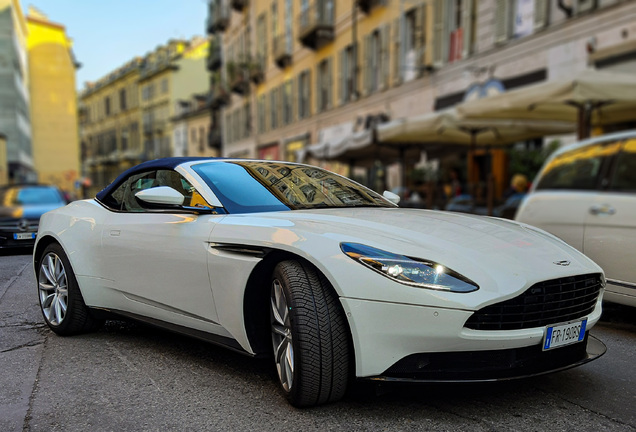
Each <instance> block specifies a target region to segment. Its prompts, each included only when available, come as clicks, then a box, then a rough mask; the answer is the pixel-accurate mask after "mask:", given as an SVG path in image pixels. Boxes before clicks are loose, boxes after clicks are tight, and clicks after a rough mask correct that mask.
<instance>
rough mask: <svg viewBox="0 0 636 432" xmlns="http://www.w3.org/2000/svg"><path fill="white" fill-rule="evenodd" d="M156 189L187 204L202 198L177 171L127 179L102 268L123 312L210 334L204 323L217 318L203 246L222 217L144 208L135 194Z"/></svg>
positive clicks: (106, 234)
mask: <svg viewBox="0 0 636 432" xmlns="http://www.w3.org/2000/svg"><path fill="white" fill-rule="evenodd" d="M157 186H170V187H172V188H174V189H176V190H178V191H179V192H181V193H183V194H184V195H187V199H188V200H190V199H194V196H197V197H200V194H198V193H196V191H195V189H194V188H193V187H192V186H191V185H190V184H189V183H188V182H187V181H186V180H185V179H184V178H183V177H181V176H180V175H179V174H178V173H177V172H175V171H170V170H156V171H149V172H145V173H141V174H137V175H133V176H131V177H130V178H129V179H128V180H127V181H126V183H125V184H124V185H123V186H122V187H123V191H122V192H121V195H122V196H121V200H122V207H121V211H119V212H111V214H110V215H109V217H108V219H107V220H106V223H105V225H104V229H103V232H102V249H103V259H104V267H105V268H106V269H108V271H109V272H111V274H110V275H109V278H111V279H113V280H114V281H115V286H116V289H117V290H119V291H120V292H121V293H123V294H124V296H123V298H125V300H122V304H121V307H122V308H124V309H125V310H126V311H128V312H132V313H138V314H141V315H144V316H150V317H154V318H156V319H160V320H163V321H168V322H173V323H176V324H180V325H187V326H189V327H193V326H194V327H195V328H196V327H197V322H199V324H200V325H199V329H200V330H208V328H206V326H205V324H204V323H206V322H208V323H213V324H216V323H217V313H216V308H215V304H214V298H213V296H212V290H211V286H210V278H209V273H208V266H207V261H208V254H209V247H208V243H207V240H208V239H209V237H210V234H211V232H212V230H213V228H214V225H215V223H216V221H217V220H218V219H219V218H221V217H223V216H221V215H219V216H215V215H197V214H194V213H182V212H176V211H175V212H170V211H169V210H166V209H163V210H162V209H147V208H144V207H143V206H142V205H141V203H140V201H138V200H137V199H135V193H136V192H138V191H140V190H143V189H148V188H152V187H157ZM186 205H187V204H186ZM199 205H200V203H199Z"/></svg>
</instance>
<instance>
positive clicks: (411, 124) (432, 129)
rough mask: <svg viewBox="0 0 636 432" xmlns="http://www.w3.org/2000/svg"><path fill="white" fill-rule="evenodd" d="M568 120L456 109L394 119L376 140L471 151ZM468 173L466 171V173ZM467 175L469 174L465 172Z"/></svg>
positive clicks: (561, 126) (553, 129)
mask: <svg viewBox="0 0 636 432" xmlns="http://www.w3.org/2000/svg"><path fill="white" fill-rule="evenodd" d="M574 129H575V125H574V123H572V122H561V121H546V120H534V119H517V120H508V119H497V118H495V119H483V120H482V119H467V118H463V117H462V116H461V115H460V114H459V113H458V112H457V110H456V109H453V108H452V109H449V110H445V111H440V112H436V113H431V114H425V115H423V116H416V117H410V118H406V119H400V120H395V121H392V122H389V123H386V124H383V125H380V126H378V128H377V141H379V142H380V143H383V144H394V145H405V144H407V143H412V144H417V145H418V146H419V147H420V148H421V149H422V150H427V151H428V150H438V151H439V149H443V150H447V151H453V150H454V151H456V150H457V146H462V147H463V148H464V149H466V150H469V151H474V150H475V149H476V148H477V147H480V148H486V149H492V148H493V147H503V146H508V145H511V144H513V143H515V142H517V141H524V140H528V139H532V138H538V137H542V136H545V135H556V134H563V133H570V132H573V131H574ZM491 170H492V167H490V169H489V171H491ZM469 174H470V173H469ZM469 177H471V176H470V175H469ZM492 181H493V179H492V172H489V173H488V198H487V201H488V212H489V214H492V207H493V201H494V191H493V186H492Z"/></svg>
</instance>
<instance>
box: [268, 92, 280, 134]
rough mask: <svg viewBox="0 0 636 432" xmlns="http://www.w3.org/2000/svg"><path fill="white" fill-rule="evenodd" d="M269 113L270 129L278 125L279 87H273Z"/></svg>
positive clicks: (270, 95) (270, 94)
mask: <svg viewBox="0 0 636 432" xmlns="http://www.w3.org/2000/svg"><path fill="white" fill-rule="evenodd" d="M269 113H270V114H269V115H270V125H269V128H270V130H273V129H276V128H277V127H278V89H277V88H276V89H273V90H272V91H271V92H270V93H269Z"/></svg>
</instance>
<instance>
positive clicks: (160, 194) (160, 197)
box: [135, 186, 185, 206]
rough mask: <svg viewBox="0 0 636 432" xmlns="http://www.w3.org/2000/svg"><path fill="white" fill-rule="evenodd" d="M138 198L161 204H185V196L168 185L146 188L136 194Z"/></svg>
mask: <svg viewBox="0 0 636 432" xmlns="http://www.w3.org/2000/svg"><path fill="white" fill-rule="evenodd" d="M135 196H136V197H137V198H139V199H140V200H141V201H143V202H146V203H148V204H160V205H171V206H174V205H178V206H180V205H183V200H184V199H185V197H184V196H183V195H181V194H180V193H179V192H177V191H176V190H174V189H172V188H171V187H168V186H159V187H154V188H150V189H144V190H142V191H139V192H137V193H136V194H135Z"/></svg>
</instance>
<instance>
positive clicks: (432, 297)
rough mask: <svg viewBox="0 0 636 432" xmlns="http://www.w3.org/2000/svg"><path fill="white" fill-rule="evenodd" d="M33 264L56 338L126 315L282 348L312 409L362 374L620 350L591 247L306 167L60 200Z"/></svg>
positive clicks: (295, 387) (424, 375)
mask: <svg viewBox="0 0 636 432" xmlns="http://www.w3.org/2000/svg"><path fill="white" fill-rule="evenodd" d="M385 195H387V197H389V198H390V199H393V198H395V197H394V196H391V194H390V193H385ZM33 259H34V268H35V273H36V277H37V282H38V292H39V299H40V305H41V309H42V312H43V315H44V319H45V321H46V323H47V324H48V325H49V327H50V328H51V329H52V330H53V331H54V332H55V333H57V334H60V335H70V334H76V333H80V332H85V331H89V330H93V329H95V328H96V327H97V326H98V325H99V324H100V323H101V322H103V320H104V319H105V318H106V317H107V316H110V315H111V314H116V315H120V316H125V317H132V318H136V319H139V320H142V321H145V322H149V323H152V324H156V325H159V326H162V327H165V328H168V329H171V330H174V331H177V332H182V333H185V334H188V335H191V336H194V337H198V338H201V339H205V340H208V341H211V342H215V343H218V344H221V345H224V346H227V347H229V348H232V349H234V350H237V351H240V352H242V353H245V354H248V355H250V356H272V357H273V358H274V363H275V365H276V368H277V370H278V377H279V381H280V386H281V388H282V391H283V393H284V394H285V395H286V396H287V398H288V399H289V401H290V402H291V403H292V404H294V405H296V406H310V405H316V404H321V403H325V402H330V401H335V400H338V399H339V398H341V397H342V396H343V395H344V393H345V391H346V389H347V387H348V385H349V383H351V381H352V380H353V379H356V378H358V379H370V380H385V381H421V382H427V381H428V382H430V381H490V380H503V379H512V378H520V377H527V376H532V375H538V374H543V373H547V372H554V371H558V370H563V369H566V368H569V367H572V366H577V365H580V364H583V363H585V362H588V361H590V360H593V359H595V358H597V357H599V356H600V355H602V354H603V353H604V352H605V346H604V345H603V344H602V343H601V342H600V341H598V340H597V339H595V338H593V337H592V336H591V335H590V334H589V330H590V329H591V328H592V327H593V326H594V324H595V323H596V322H597V321H598V319H599V317H600V315H601V300H602V294H603V290H604V285H605V279H604V275H603V271H602V270H601V268H599V267H598V266H597V265H596V264H594V263H593V262H592V261H591V260H590V259H588V258H587V257H585V256H584V255H583V254H581V253H580V252H578V251H576V250H575V249H574V248H572V247H570V246H568V245H567V244H565V243H563V242H562V241H560V240H559V239H557V238H556V237H554V236H552V235H550V234H547V233H545V232H543V231H540V230H538V229H535V228H532V227H530V226H527V225H523V224H519V223H515V222H511V221H508V220H500V219H494V218H486V217H480V216H469V215H463V214H456V213H446V212H435V211H425V210H414V209H400V208H398V207H397V206H396V205H395V204H394V203H393V202H392V201H390V200H389V199H387V198H384V197H383V196H380V195H378V194H376V193H375V192H373V191H371V190H369V189H367V188H365V187H363V186H361V185H359V184H357V183H354V182H352V181H351V180H349V179H347V178H344V177H341V176H338V175H336V174H333V173H331V172H328V171H325V170H323V169H320V168H316V167H312V166H308V165H302V164H294V163H287V162H271V161H253V160H231V159H201V158H199V159H194V158H168V159H159V160H155V161H150V162H145V163H142V164H140V165H138V166H136V167H133V168H131V169H129V170H128V171H126V172H124V173H123V174H122V175H120V176H119V177H118V178H117V179H116V180H115V181H114V182H113V183H112V184H111V185H110V186H108V187H107V188H105V189H104V190H103V191H101V192H100V193H99V194H97V196H96V198H95V199H89V200H84V201H76V202H73V203H71V204H69V205H67V206H66V207H63V208H60V209H57V210H54V211H51V212H49V213H46V214H45V215H44V216H43V217H42V220H41V223H40V228H39V232H38V235H37V239H36V246H35V249H34V254H33ZM272 354H273V355H272Z"/></svg>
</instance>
